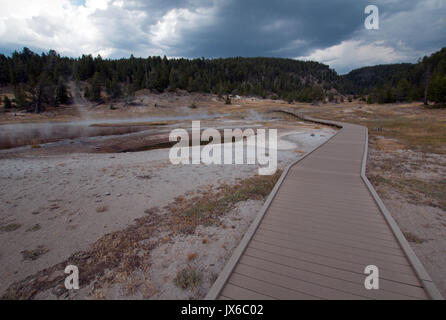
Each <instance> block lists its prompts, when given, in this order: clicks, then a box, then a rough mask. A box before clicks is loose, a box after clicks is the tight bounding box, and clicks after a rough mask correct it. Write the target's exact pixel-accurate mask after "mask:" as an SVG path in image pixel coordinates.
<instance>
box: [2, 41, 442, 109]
mask: <svg viewBox="0 0 446 320" xmlns="http://www.w3.org/2000/svg"><path fill="white" fill-rule="evenodd" d="M0 85H1V86H7V85H11V86H13V88H14V96H15V98H14V101H10V100H9V99H8V98H7V97H5V101H4V105H5V106H6V107H12V106H15V107H18V108H21V109H26V110H31V111H35V112H40V111H42V110H43V109H44V108H45V106H48V105H51V106H57V105H60V104H69V103H70V102H71V101H72V98H73V97H71V96H70V92H77V93H78V94H80V95H82V96H83V97H85V98H87V99H88V100H90V101H93V102H101V101H102V99H103V98H104V94H103V93H104V92H106V93H107V99H111V100H126V101H130V100H131V99H132V97H133V96H134V94H135V92H136V91H137V90H141V89H149V90H152V91H154V92H164V91H175V90H178V89H181V90H187V91H188V92H204V93H215V94H218V95H229V94H234V95H235V94H237V95H255V96H259V97H263V98H266V97H270V98H280V99H285V100H288V101H290V102H292V101H298V102H313V101H323V100H325V99H326V97H327V96H328V99H329V100H333V89H335V90H336V91H337V92H338V93H339V94H343V95H357V96H364V97H367V99H368V101H369V102H378V103H389V102H396V101H421V100H423V99H429V100H431V101H434V102H436V103H445V100H446V98H445V97H446V93H445V90H446V89H445V88H446V49H442V50H441V51H439V52H437V53H435V54H433V55H432V56H430V57H425V58H423V59H422V60H420V61H419V62H418V63H417V64H394V65H383V66H375V67H366V68H361V69H358V70H354V71H352V72H350V73H349V74H347V75H344V76H339V75H338V74H337V73H336V72H335V71H334V70H332V69H330V68H329V67H328V66H326V65H324V64H321V63H318V62H312V61H305V62H304V61H298V60H293V59H281V58H241V57H236V58H225V59H223V58H220V59H204V58H201V59H192V60H191V59H167V58H166V57H163V58H161V57H148V58H135V57H134V56H133V55H132V56H131V57H130V58H127V59H103V58H102V57H101V56H97V57H93V56H91V55H83V56H82V57H79V58H68V57H61V56H60V55H59V54H58V53H57V52H55V51H54V50H51V51H49V52H48V53H42V54H40V55H39V54H36V53H34V52H32V51H31V50H30V49H28V48H24V49H23V50H22V51H21V52H17V51H16V52H14V53H13V54H12V55H11V56H5V55H0ZM73 85H74V88H70V90H69V86H73ZM73 89H74V90H73ZM336 91H334V92H336Z"/></svg>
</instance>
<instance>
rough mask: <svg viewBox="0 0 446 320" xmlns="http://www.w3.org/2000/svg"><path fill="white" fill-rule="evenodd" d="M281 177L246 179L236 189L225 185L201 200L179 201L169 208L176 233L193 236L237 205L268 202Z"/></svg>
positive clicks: (208, 192) (217, 220)
mask: <svg viewBox="0 0 446 320" xmlns="http://www.w3.org/2000/svg"><path fill="white" fill-rule="evenodd" d="M281 175H282V171H277V172H276V173H275V174H274V175H272V176H255V177H252V178H248V179H245V180H243V181H241V182H239V183H238V184H237V185H235V186H234V185H222V186H221V187H219V188H218V190H217V191H212V190H207V191H206V192H205V193H204V195H202V196H201V197H200V196H198V197H193V198H191V199H185V198H183V197H182V198H177V201H176V202H175V203H174V204H173V205H171V206H169V208H168V209H169V210H170V212H171V216H170V218H169V221H170V224H171V225H172V227H173V230H174V231H175V232H177V233H186V234H191V233H193V232H194V231H195V228H196V227H197V226H198V225H205V226H209V225H214V224H216V223H218V222H219V217H220V216H221V215H223V214H224V213H225V212H228V211H230V210H231V209H232V208H233V207H234V206H235V204H237V203H238V202H241V201H246V200H250V199H255V200H261V199H265V198H266V197H267V196H268V195H269V194H270V193H271V190H272V189H273V188H274V186H275V185H276V183H277V181H278V180H279V178H280V176H281Z"/></svg>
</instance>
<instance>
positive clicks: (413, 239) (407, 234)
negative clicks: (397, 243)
mask: <svg viewBox="0 0 446 320" xmlns="http://www.w3.org/2000/svg"><path fill="white" fill-rule="evenodd" d="M403 233H404V236H405V237H406V239H407V241H409V242H412V243H417V244H421V243H423V242H425V241H426V240H424V239H421V238H420V237H418V236H417V235H416V234H413V233H410V232H403Z"/></svg>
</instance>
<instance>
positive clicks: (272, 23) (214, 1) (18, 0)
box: [0, 0, 446, 72]
mask: <svg viewBox="0 0 446 320" xmlns="http://www.w3.org/2000/svg"><path fill="white" fill-rule="evenodd" d="M25 3H28V5H27V6H25V7H24V4H25ZM369 4H374V5H377V6H378V7H379V10H380V30H373V31H371V30H365V28H364V19H365V17H366V15H365V14H364V9H365V7H366V6H367V5H369ZM32 5H33V7H32V9H30V8H31V7H30V2H28V1H26V0H15V1H14V2H8V3H7V4H6V5H5V7H4V8H2V9H3V10H2V11H1V12H0V48H2V47H3V48H8V50H10V48H11V47H12V46H17V49H20V47H22V46H28V47H31V48H33V47H34V48H45V49H56V50H58V51H60V52H61V53H62V54H68V55H80V54H83V53H92V54H98V53H100V54H102V55H104V56H107V57H113V58H120V57H127V56H129V55H130V54H132V53H133V54H134V55H135V56H148V55H167V56H171V57H189V58H193V57H202V56H204V57H229V56H268V57H271V56H273V57H290V58H297V57H300V58H302V59H313V60H317V61H321V62H324V63H327V64H329V65H330V66H332V67H334V68H336V69H337V70H338V71H341V72H346V71H348V70H349V69H351V68H352V67H358V66H363V65H367V64H372V63H373V64H376V63H391V62H400V61H415V60H416V58H417V57H418V56H420V55H424V54H427V53H430V52H433V51H435V50H438V49H440V48H441V47H442V46H445V45H446V32H444V30H446V18H445V15H446V0H275V1H272V0H164V1H160V0H147V1H143V0H128V1H124V0H42V1H39V2H32ZM23 8H25V9H26V10H23ZM53 8H54V10H52V9H53ZM11 44H14V45H11ZM5 51H6V50H5Z"/></svg>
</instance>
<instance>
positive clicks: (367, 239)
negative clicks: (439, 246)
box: [206, 118, 442, 300]
mask: <svg viewBox="0 0 446 320" xmlns="http://www.w3.org/2000/svg"><path fill="white" fill-rule="evenodd" d="M305 119H306V120H310V121H317V122H322V121H320V120H316V119H310V118H305ZM323 123H325V124H332V125H336V126H338V127H340V128H341V129H340V130H339V132H338V133H337V134H336V135H335V136H334V137H333V138H332V139H331V140H329V141H328V142H326V143H325V144H324V145H322V146H320V147H319V148H317V149H315V150H314V151H313V152H311V153H309V154H307V155H306V156H305V157H304V158H303V159H301V160H299V161H297V162H296V163H294V164H292V165H291V166H290V167H289V168H288V169H287V170H286V171H285V172H284V174H283V175H282V177H281V179H280V180H279V182H278V184H277V185H276V187H275V188H274V190H273V192H272V193H271V195H270V197H269V198H268V200H267V202H266V203H265V206H264V207H263V209H262V211H261V212H260V213H259V215H258V216H257V217H256V219H255V221H254V222H253V224H252V225H251V227H250V229H249V230H248V232H247V234H246V235H245V237H244V238H243V239H242V241H241V243H240V245H239V246H238V248H237V249H236V250H235V252H234V254H233V256H232V257H231V259H230V260H229V262H228V264H227V265H226V267H225V268H224V270H223V271H222V273H221V275H220V276H219V278H218V279H217V280H216V282H215V284H214V285H213V287H212V288H211V290H210V291H209V293H208V295H207V297H206V299H236V300H257V299H293V300H294V299H442V297H441V295H440V294H439V292H438V290H437V289H436V287H435V285H434V284H433V283H432V280H431V279H430V277H429V275H428V274H427V273H426V271H425V270H424V268H423V266H422V265H421V263H420V262H419V260H418V259H417V257H416V256H415V254H414V253H413V251H412V250H411V248H410V246H409V244H408V243H407V241H406V240H405V238H404V236H403V235H402V233H401V231H400V230H399V228H398V226H397V225H396V223H395V221H394V220H393V219H392V218H391V216H390V214H389V213H388V211H387V210H386V209H385V207H384V205H383V203H382V201H381V200H380V199H379V197H378V195H377V194H376V192H375V190H373V187H372V186H371V185H370V183H369V182H368V180H367V178H366V177H365V160H366V155H367V143H368V137H367V129H366V128H365V127H362V126H357V125H351V124H344V123H337V122H328V121H323ZM368 265H375V266H377V267H378V268H379V279H380V281H379V290H366V289H365V286H364V281H365V278H366V276H367V275H365V274H364V269H365V267H366V266H368Z"/></svg>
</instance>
